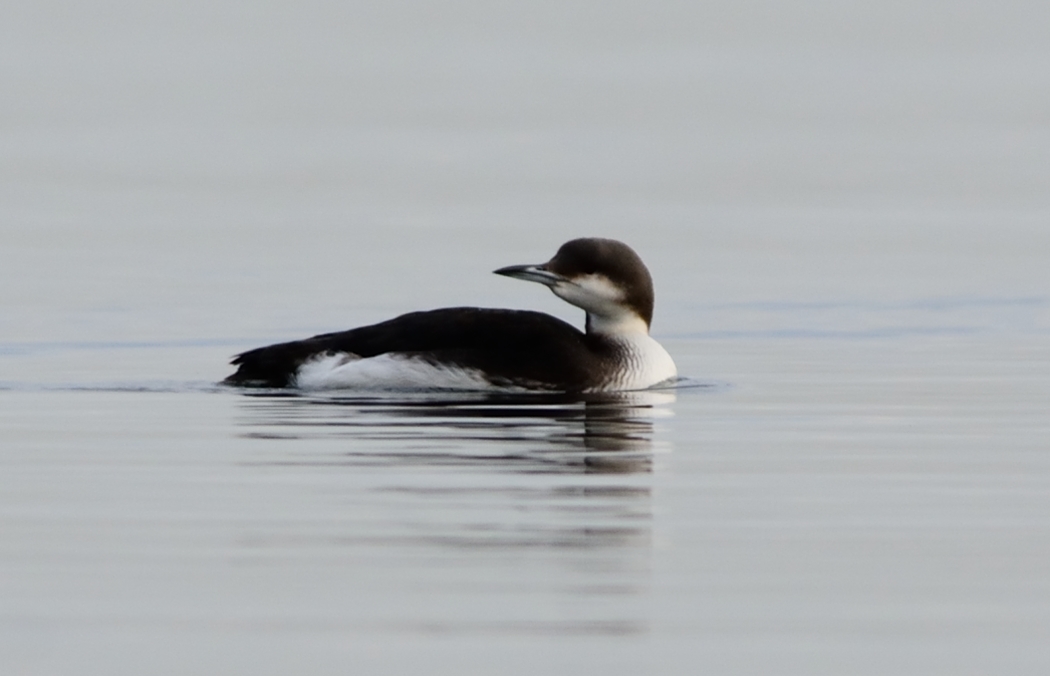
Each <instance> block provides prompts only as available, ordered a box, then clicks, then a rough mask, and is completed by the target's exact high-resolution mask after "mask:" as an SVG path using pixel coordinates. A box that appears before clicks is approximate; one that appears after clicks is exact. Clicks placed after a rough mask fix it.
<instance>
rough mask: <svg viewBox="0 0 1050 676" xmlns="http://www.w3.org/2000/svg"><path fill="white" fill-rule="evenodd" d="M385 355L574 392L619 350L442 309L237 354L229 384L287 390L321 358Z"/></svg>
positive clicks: (563, 329) (528, 324) (525, 324)
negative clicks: (305, 368) (307, 365)
mask: <svg viewBox="0 0 1050 676" xmlns="http://www.w3.org/2000/svg"><path fill="white" fill-rule="evenodd" d="M343 352H346V353H351V354H353V355H356V356H358V357H362V358H367V357H374V356H376V355H379V354H385V353H389V352H397V353H401V354H403V355H404V356H406V357H416V358H420V359H424V360H426V361H429V362H431V363H434V364H447V365H456V366H461V367H465V368H475V369H480V370H481V371H483V372H484V373H485V375H486V378H487V379H488V380H489V381H490V382H491V383H492V384H493V385H497V386H507V385H519V386H523V387H530V388H540V389H558V390H567V391H578V390H583V389H587V388H589V387H592V386H594V385H595V384H596V382H598V380H599V378H600V374H601V373H602V372H603V371H604V370H606V368H607V362H608V361H609V360H610V359H613V358H615V355H616V352H617V346H616V345H614V344H613V343H611V342H610V341H608V340H606V339H604V337H602V336H596V335H587V334H585V333H583V332H582V331H580V330H579V329H577V328H575V327H574V326H572V325H571V324H568V323H566V322H563V321H562V320H560V319H557V318H555V317H552V316H550V315H547V314H543V313H541V312H531V311H527V310H491V309H483V308H468V307H464V308H445V309H441V310H430V311H428V312H412V313H409V314H405V315H401V316H400V317H395V318H394V319H390V320H388V321H385V322H381V323H379V324H373V325H371V326H362V327H360V328H356V329H350V330H349V331H340V332H337V333H325V334H322V335H319V336H314V337H312V338H307V339H305V340H296V341H292V342H289V343H278V344H276V345H270V346H267V347H260V348H256V349H254V350H249V351H247V352H244V353H242V354H239V355H237V356H236V357H235V358H234V359H233V361H232V363H233V364H234V365H236V366H237V367H238V368H237V372H236V373H234V374H233V375H231V376H229V377H228V378H226V380H225V381H224V382H225V383H226V384H228V385H240V386H247V387H290V386H292V385H294V384H295V382H294V378H295V375H296V371H297V370H298V368H299V367H300V366H301V365H302V364H303V362H305V361H307V360H309V359H311V358H313V357H316V356H319V355H324V354H336V353H343Z"/></svg>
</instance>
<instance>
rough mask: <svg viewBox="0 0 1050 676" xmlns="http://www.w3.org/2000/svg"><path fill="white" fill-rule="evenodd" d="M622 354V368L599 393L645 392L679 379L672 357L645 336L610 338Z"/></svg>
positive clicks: (636, 334)
mask: <svg viewBox="0 0 1050 676" xmlns="http://www.w3.org/2000/svg"><path fill="white" fill-rule="evenodd" d="M611 340H613V341H614V342H616V343H618V344H620V346H621V347H622V348H623V350H624V355H625V356H624V364H623V368H622V369H621V370H620V371H619V372H618V373H617V374H616V376H615V378H614V379H613V380H612V381H611V382H610V383H609V384H608V385H606V386H604V387H602V388H600V389H602V390H644V389H646V388H647V387H652V386H653V385H658V384H660V383H662V382H664V381H666V380H671V379H672V378H675V377H676V376H677V375H678V367H676V366H675V364H674V360H673V359H671V355H669V354H668V353H667V350H665V349H664V346H663V345H661V344H660V343H658V342H656V341H655V340H653V339H652V337H650V336H649V334H647V333H637V332H635V333H628V334H624V335H619V336H616V337H614V338H611Z"/></svg>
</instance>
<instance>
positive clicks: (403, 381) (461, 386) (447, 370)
mask: <svg viewBox="0 0 1050 676" xmlns="http://www.w3.org/2000/svg"><path fill="white" fill-rule="evenodd" d="M295 384H296V385H297V386H298V387H300V388H302V389H304V390H338V389H353V390H434V389H439V390H489V389H493V386H492V385H490V384H489V382H488V381H487V380H485V378H483V377H482V375H481V374H480V373H479V372H478V371H476V370H473V369H462V368H455V367H451V366H435V365H434V364H430V363H428V362H426V361H423V360H422V359H416V358H413V357H405V356H400V355H396V354H381V355H378V356H376V357H369V358H367V359H361V358H360V357H358V356H356V355H352V354H347V353H345V352H344V353H340V354H329V355H324V356H322V357H318V358H316V359H311V360H310V361H308V362H306V363H304V364H303V365H302V366H300V367H299V371H298V373H296V376H295Z"/></svg>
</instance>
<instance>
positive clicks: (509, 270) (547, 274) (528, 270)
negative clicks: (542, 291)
mask: <svg viewBox="0 0 1050 676" xmlns="http://www.w3.org/2000/svg"><path fill="white" fill-rule="evenodd" d="M493 272H495V273H496V274H497V275H503V276H504V277H513V278H514V279H524V280H525V281H526V282H539V283H540V284H543V285H545V286H554V285H555V284H557V283H558V282H563V281H565V278H564V277H562V276H561V275H558V274H555V273H553V272H551V271H550V270H548V269H547V267H546V264H541V265H508V266H507V267H505V268H500V269H499V270H493Z"/></svg>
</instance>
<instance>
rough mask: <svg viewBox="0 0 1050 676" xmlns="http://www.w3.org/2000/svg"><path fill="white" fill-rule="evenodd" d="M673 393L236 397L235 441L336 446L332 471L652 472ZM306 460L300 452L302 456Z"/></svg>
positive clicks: (275, 394)
mask: <svg viewBox="0 0 1050 676" xmlns="http://www.w3.org/2000/svg"><path fill="white" fill-rule="evenodd" d="M674 400H675V394H674V391H673V390H645V391H637V392H617V393H602V394H564V393H550V394H535V393H529V394H515V393H480V392H479V393H440V392H410V393H405V392H401V393H370V394H356V393H355V394H347V393H339V394H334V393H333V394H326V395H318V394H310V395H303V394H288V393H287V392H262V393H251V394H247V395H245V397H244V399H243V407H242V411H243V416H242V418H241V420H240V423H241V425H242V426H243V427H245V428H247V430H246V431H245V432H244V434H243V435H244V436H246V437H252V438H271V439H317V438H329V439H331V438H342V439H346V440H347V441H357V442H362V443H353V444H349V445H348V446H346V447H345V448H343V449H342V450H341V451H340V453H339V456H338V457H335V458H333V457H332V456H331V455H327V456H326V457H325V458H323V459H321V458H316V457H314V458H312V459H310V458H307V457H298V458H295V459H291V458H286V459H285V460H286V461H290V462H296V463H301V462H325V463H332V462H337V463H340V464H355V463H360V464H369V465H374V464H406V463H407V464H413V465H419V464H424V465H448V464H457V465H463V464H471V465H478V466H482V465H485V466H488V468H490V469H498V470H499V471H508V470H510V471H516V472H568V473H574V472H611V473H638V472H648V471H650V470H651V468H652V457H653V453H654V451H655V450H656V449H655V442H654V440H653V435H654V429H653V423H654V421H655V420H657V419H659V418H661V417H665V416H669V415H670V414H671V411H670V408H668V404H670V403H672V402H674ZM307 455H308V454H307Z"/></svg>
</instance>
